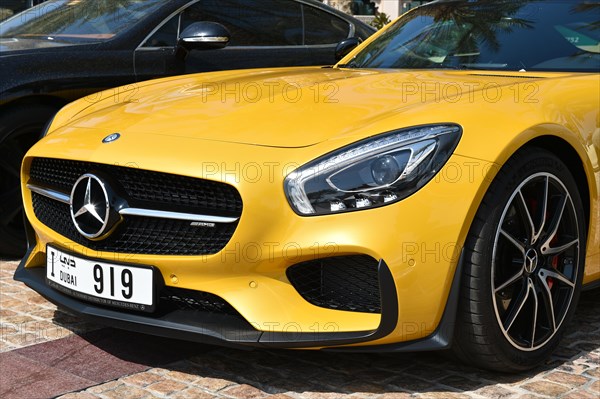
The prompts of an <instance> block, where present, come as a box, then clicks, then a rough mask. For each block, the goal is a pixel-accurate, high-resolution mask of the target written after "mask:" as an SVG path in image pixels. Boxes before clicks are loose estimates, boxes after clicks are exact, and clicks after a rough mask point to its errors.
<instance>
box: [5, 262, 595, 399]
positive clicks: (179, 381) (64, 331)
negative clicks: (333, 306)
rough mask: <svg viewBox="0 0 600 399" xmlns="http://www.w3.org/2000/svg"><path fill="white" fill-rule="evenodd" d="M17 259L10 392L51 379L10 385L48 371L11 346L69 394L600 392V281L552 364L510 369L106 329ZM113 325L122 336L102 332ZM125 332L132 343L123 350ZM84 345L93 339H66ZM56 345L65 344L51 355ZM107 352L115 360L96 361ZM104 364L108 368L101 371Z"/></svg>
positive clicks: (328, 397)
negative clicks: (66, 378)
mask: <svg viewBox="0 0 600 399" xmlns="http://www.w3.org/2000/svg"><path fill="white" fill-rule="evenodd" d="M15 267H16V262H6V261H0V318H1V319H0V322H1V336H0V352H2V353H0V360H2V359H5V360H2V363H0V397H3V398H7V397H16V398H24V399H30V398H37V397H39V398H42V397H48V396H47V395H46V394H43V392H45V391H44V386H46V385H48V384H46V383H45V382H43V381H42V382H43V384H42V385H43V386H40V389H39V390H35V391H31V390H30V391H27V392H28V393H27V394H26V395H24V394H23V393H22V392H19V390H18V389H17V390H16V391H15V390H11V389H9V388H8V385H9V384H12V385H13V386H15V384H16V383H19V384H21V385H17V387H19V386H23V387H26V386H28V384H32V383H33V382H34V381H32V380H35V379H36V378H42V379H43V376H44V374H43V372H39V373H38V374H35V373H32V374H31V376H30V377H28V378H30V380H28V379H27V378H25V377H24V374H22V372H23V370H20V371H19V370H14V369H15V368H19V365H21V364H22V363H18V362H16V363H15V360H14V359H13V360H12V361H11V359H12V358H11V356H13V357H19V359H20V360H19V361H20V362H22V361H24V360H23V359H25V360H26V361H28V362H31V364H32V365H33V366H31V367H34V366H36V365H37V366H41V365H44V364H45V365H46V366H48V367H50V368H52V369H61V370H67V371H69V372H70V373H71V374H69V375H73V379H74V381H72V382H73V384H71V385H69V384H67V385H65V386H62V387H61V388H60V389H62V390H58V391H54V392H61V393H66V394H64V395H62V396H60V397H61V398H62V399H88V398H90V399H91V398H115V399H130V398H131V399H134V398H135V399H138V398H198V399H204V398H263V397H265V398H266V397H268V398H274V399H283V398H296V399H301V398H302V399H304V398H306V399H311V398H324V399H332V398H357V399H359V398H375V399H391V398H408V397H418V398H548V397H550V398H582V399H583V398H593V399H598V398H600V291H599V290H593V291H589V292H586V293H584V294H583V295H582V298H581V302H580V305H579V308H578V311H577V315H576V317H575V320H574V322H573V323H572V325H571V326H570V327H569V330H568V332H567V334H566V336H565V339H564V340H563V343H562V345H561V347H560V348H559V349H558V350H557V351H556V353H555V354H554V356H553V357H552V358H551V359H550V360H549V361H548V362H547V364H545V365H543V366H541V367H539V368H538V369H536V370H533V371H531V372H528V373H523V374H518V375H503V374H496V373H490V372H486V371H481V370H477V369H474V368H471V367H468V366H465V365H462V364H459V363H456V362H454V361H453V360H450V359H449V358H446V357H445V356H443V355H442V354H436V353H425V354H424V353H419V354H332V353H324V352H308V351H266V350H265V351H263V350H256V351H240V350H233V349H224V348H218V347H211V346H204V345H196V344H190V343H181V342H180V341H173V340H168V339H162V338H155V337H148V336H144V335H141V334H134V333H121V332H117V331H116V330H110V329H106V328H104V329H101V328H102V327H101V326H97V325H92V324H88V323H84V322H82V321H80V320H79V319H77V318H75V317H73V316H71V315H68V314H66V313H64V312H61V311H57V310H56V308H55V307H54V306H53V305H51V304H49V303H48V302H46V301H45V300H44V299H43V298H40V297H39V296H38V295H37V294H35V293H33V292H32V291H31V290H29V289H27V288H26V287H24V286H23V285H22V284H20V283H17V282H14V281H13V280H12V274H13V272H14V269H15ZM74 334H77V335H74ZM86 334H87V335H86ZM89 334H91V335H89ZM94 334H95V336H96V338H93V336H94ZM127 334H129V335H127ZM111 335H114V336H115V338H114V340H113V341H110V340H108V341H106V340H105V341H100V338H98V337H99V336H102V337H107V336H111ZM81 337H83V338H85V339H83V338H81ZM90 337H91V338H90ZM94 339H96V341H95V340H94ZM124 341H126V342H128V343H127V344H125V346H129V348H128V351H123V348H122V346H123V342H124ZM82 343H83V344H82ZM78 345H79V346H80V347H81V348H83V349H77V350H71V351H69V350H67V349H66V348H71V349H73V348H74V347H78ZM132 345H133V346H132ZM119 346H121V348H120V349H119V348H118V347H119ZM61 348H62V349H61ZM52 351H59V352H60V354H59V355H50V354H49V353H50V352H52ZM132 352H133V353H132ZM156 352H160V353H161V354H160V355H157V354H156ZM170 352H171V353H170ZM69 354H73V355H72V358H69V356H70V355H69ZM2 356H4V357H2ZM105 356H109V357H108V358H106V359H105V360H104V362H105V363H106V364H104V363H102V362H101V361H100V360H98V361H97V362H94V359H95V358H103V357H105ZM157 356H158V357H157ZM73 363H80V364H73ZM102 364H104V365H103V366H100V365H102ZM94 367H97V368H98V370H99V371H98V373H96V374H95V375H92V374H94V373H92V372H91V371H90V370H92V369H94ZM86 369H87V374H86V372H85V370H86ZM82 370H84V371H82ZM19 373H21V374H19ZM99 374H105V375H102V376H101V375H99ZM19 376H20V377H19ZM25 376H26V375H25ZM15 378H16V379H17V380H15ZM18 378H21V379H22V381H20V380H18ZM76 379H78V380H77V381H75V380H76ZM98 381H106V382H102V383H99V382H98ZM78 384H79V385H78ZM49 385H52V384H49ZM76 386H78V387H79V388H74V387H76ZM69 387H71V388H69ZM32 392H37V393H32ZM67 392H69V393H67ZM11 395H12V396H11Z"/></svg>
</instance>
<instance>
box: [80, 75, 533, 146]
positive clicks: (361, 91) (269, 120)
mask: <svg viewBox="0 0 600 399" xmlns="http://www.w3.org/2000/svg"><path fill="white" fill-rule="evenodd" d="M505 74H506V72H505ZM481 75H484V76H481ZM514 75H516V76H500V75H497V76H496V75H494V74H493V73H484V72H481V73H479V71H470V72H467V71H447V70H443V71H442V70H439V71H415V70H413V71H391V70H351V69H337V68H314V67H313V68H281V69H271V70H252V71H232V72H219V73H210V74H197V75H191V76H186V77H178V78H169V79H162V80H159V81H154V82H148V83H146V84H142V85H140V86H135V87H134V88H133V89H132V90H130V91H129V92H121V93H120V95H119V97H118V98H117V97H115V98H111V99H106V100H104V101H100V102H98V103H96V104H94V105H92V106H89V107H88V108H87V109H86V110H85V111H83V112H80V113H79V115H77V116H75V118H73V119H72V122H71V123H70V124H69V126H74V127H78V128H93V129H97V128H101V129H102V130H104V131H106V132H122V133H127V132H132V133H134V132H135V133H144V134H148V133H152V134H161V135H170V136H179V137H191V138H197V139H204V140H215V141H226V142H235V143H244V144H254V145H261V146H272V147H304V146H310V145H313V144H317V143H319V142H323V141H325V140H328V139H333V138H343V137H344V136H348V135H353V134H357V133H360V134H363V133H362V132H369V131H372V132H373V133H372V134H374V133H380V132H381V131H377V129H379V128H380V126H386V127H387V129H388V130H391V129H395V128H400V127H403V126H402V116H403V114H404V113H405V112H411V113H414V111H417V112H421V113H423V114H424V115H425V116H426V117H427V118H425V119H426V120H429V121H431V122H435V109H436V107H439V106H456V105H457V104H458V103H459V102H461V101H462V102H464V101H469V100H472V98H471V97H472V96H471V95H472V94H473V93H474V92H476V91H481V90H482V89H484V87H485V85H489V84H490V82H495V84H496V85H497V86H502V85H511V84H514V83H516V82H518V83H522V82H527V81H529V80H531V79H538V80H539V79H540V78H539V77H536V76H531V77H530V78H528V74H525V73H514ZM130 89H131V88H130ZM458 91H462V93H459V94H460V99H457V98H456V95H457V92H458ZM445 98H448V101H444V99H445ZM434 103H435V104H434ZM440 103H445V104H442V105H440ZM430 104H431V107H428V105H430ZM427 107H428V108H427ZM473 107H478V105H476V104H475V105H473ZM422 108H423V109H422ZM390 118H394V119H393V120H391V121H390ZM382 122H383V123H382ZM445 122H452V121H445ZM425 123H429V122H425Z"/></svg>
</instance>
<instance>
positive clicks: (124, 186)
mask: <svg viewBox="0 0 600 399" xmlns="http://www.w3.org/2000/svg"><path fill="white" fill-rule="evenodd" d="M85 173H94V174H102V176H107V178H108V179H110V181H109V184H110V185H111V187H112V188H113V190H115V191H117V192H119V193H121V194H120V195H122V196H123V197H124V199H125V200H126V201H127V203H128V204H129V205H130V206H133V207H141V208H144V209H152V210H164V211H179V212H187V213H196V214H209V215H215V216H230V217H240V216H241V211H242V200H241V197H240V195H239V193H238V191H237V190H236V189H235V188H234V187H233V186H230V185H228V184H224V183H219V182H213V181H207V180H202V179H195V178H190V177H186V176H177V175H170V174H166V173H158V172H150V171H146V170H140V169H135V168H126V167H120V166H114V165H102V164H95V163H86V162H79V161H66V160H59V159H47V158H36V159H34V160H33V161H32V164H31V168H30V182H32V183H34V184H36V185H37V184H40V185H43V186H45V187H47V188H52V189H54V190H58V191H62V192H65V193H69V192H70V191H71V189H72V187H73V185H74V184H75V182H76V181H77V179H79V177H81V176H82V175H83V174H85ZM32 200H33V210H34V212H35V215H36V217H37V218H38V219H39V220H40V222H42V223H43V224H45V225H46V226H48V227H49V228H51V229H52V230H54V231H56V232H57V233H59V234H61V235H62V236H64V237H66V238H68V239H70V240H72V241H74V242H76V243H78V244H81V245H83V246H85V247H87V248H90V249H93V250H97V251H103V252H120V253H131V254H143V255H188V256H191V255H212V254H216V253H218V252H219V251H221V250H222V249H223V248H224V247H225V245H227V243H228V242H229V240H230V239H231V237H232V236H233V233H234V232H235V229H236V228H237V224H238V223H237V222H234V223H216V224H215V225H214V227H211V226H208V225H206V226H204V225H194V226H192V223H191V222H190V221H186V220H175V219H160V218H151V217H144V216H130V215H128V216H124V217H123V220H122V222H121V223H120V224H119V225H118V226H117V227H116V228H115V230H114V231H113V232H112V233H111V234H110V235H109V236H108V237H107V238H106V239H103V240H100V241H91V240H88V239H87V238H85V237H83V236H82V235H81V234H80V233H79V232H78V231H77V229H76V228H75V225H74V224H73V221H72V219H71V213H70V209H69V205H67V204H64V203H62V202H58V201H55V200H53V199H50V198H48V197H45V196H42V195H40V194H37V193H34V192H32Z"/></svg>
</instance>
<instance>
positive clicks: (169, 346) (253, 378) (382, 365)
mask: <svg viewBox="0 0 600 399" xmlns="http://www.w3.org/2000/svg"><path fill="white" fill-rule="evenodd" d="M58 313H59V312H57V315H58ZM68 319H69V317H66V318H65V316H64V314H63V315H61V316H60V317H59V318H57V319H56V320H55V322H56V323H58V324H61V325H63V326H64V327H67V328H68V326H69V323H68ZM81 337H82V338H84V339H86V340H88V341H89V342H90V343H92V344H93V345H95V346H96V347H98V348H99V349H101V350H102V351H105V352H107V353H109V354H110V355H112V356H115V357H117V358H120V359H123V360H125V361H129V362H133V363H137V364H145V365H147V366H149V367H156V366H161V367H164V368H166V369H169V370H175V371H180V372H185V373H188V374H193V375H197V376H199V377H208V378H219V379H225V380H229V381H232V382H234V383H237V384H250V385H252V386H255V387H257V388H259V389H261V390H263V391H264V392H267V393H273V394H274V393H280V392H316V393H321V394H326V393H329V394H330V395H334V394H344V393H356V392H361V393H373V394H379V393H389V392H395V391H396V392H465V391H474V390H477V389H480V388H484V387H486V386H490V385H496V384H511V383H516V382H519V381H522V380H524V379H526V378H528V377H532V376H535V375H537V374H539V373H543V372H545V371H548V370H551V369H556V368H562V369H567V370H568V369H569V367H572V366H573V363H572V361H573V360H575V359H582V358H585V357H586V356H588V357H589V356H595V358H594V359H595V360H593V362H598V359H596V358H597V350H598V349H599V348H600V290H598V289H596V290H593V291H588V292H585V293H583V294H582V297H581V301H580V305H579V307H578V310H577V313H576V316H575V318H574V321H573V322H572V323H571V325H570V326H569V328H568V330H567V332H566V334H565V337H564V339H563V341H562V343H561V345H560V347H559V348H558V349H557V351H556V352H555V354H554V355H553V357H552V358H551V359H549V360H548V362H547V363H546V364H544V365H542V366H540V367H538V368H537V369H535V370H532V371H529V372H527V373H521V374H514V375H510V374H501V373H492V372H488V371H483V370H480V369H476V368H473V367H469V366H467V365H464V364H461V363H458V362H456V361H454V360H453V359H452V358H450V357H449V356H446V355H445V354H441V353H410V354H339V353H327V352H319V351H283V350H277V351H273V350H253V351H244V350H236V349H228V348H220V347H214V346H208V345H199V344H195V343H188V342H182V341H176V340H171V339H165V338H158V337H151V336H147V335H142V334H136V333H133V332H124V331H119V330H114V329H110V328H106V329H102V330H99V331H94V332H91V333H88V334H83V335H81ZM592 351H596V352H595V353H591V352H592ZM334 396H335V395H334Z"/></svg>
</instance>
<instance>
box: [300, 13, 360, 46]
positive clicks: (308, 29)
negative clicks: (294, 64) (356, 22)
mask: <svg viewBox="0 0 600 399" xmlns="http://www.w3.org/2000/svg"><path fill="white" fill-rule="evenodd" d="M349 33H350V25H349V24H348V23H347V22H346V21H344V20H343V19H341V18H338V17H336V16H335V15H333V14H330V13H328V12H325V11H321V10H318V9H316V8H314V7H310V6H304V44H307V45H311V44H313V45H314V44H333V43H339V42H340V41H342V40H344V39H346V38H347V37H348V35H349Z"/></svg>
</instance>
